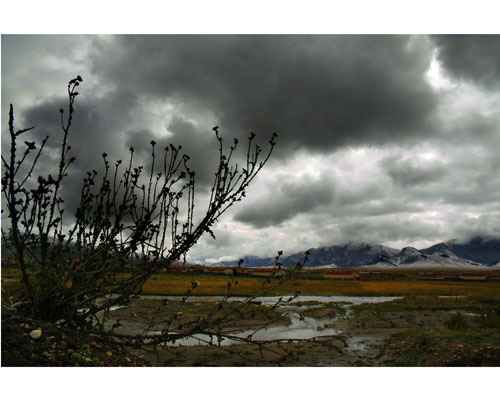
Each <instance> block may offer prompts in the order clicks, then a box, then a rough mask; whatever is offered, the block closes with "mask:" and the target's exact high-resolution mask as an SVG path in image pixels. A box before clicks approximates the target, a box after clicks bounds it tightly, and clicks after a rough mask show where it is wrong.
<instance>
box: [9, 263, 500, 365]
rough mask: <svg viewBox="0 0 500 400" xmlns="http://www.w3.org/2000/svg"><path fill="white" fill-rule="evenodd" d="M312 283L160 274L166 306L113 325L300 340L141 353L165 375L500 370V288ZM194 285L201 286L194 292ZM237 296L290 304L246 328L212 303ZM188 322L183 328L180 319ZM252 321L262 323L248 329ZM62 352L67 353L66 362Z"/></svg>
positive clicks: (12, 276)
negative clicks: (198, 325) (290, 369)
mask: <svg viewBox="0 0 500 400" xmlns="http://www.w3.org/2000/svg"><path fill="white" fill-rule="evenodd" d="M2 278H3V279H2V287H3V288H5V289H7V291H12V290H14V289H15V288H16V286H18V285H19V283H20V273H19V271H18V270H8V269H5V270H2ZM303 278H304V277H302V278H301V279H295V280H289V281H284V282H282V281H280V280H279V279H271V278H270V277H269V276H268V277H266V276H264V277H248V276H236V277H233V276H226V275H222V274H220V275H216V274H206V273H205V274H202V273H200V274H196V273H189V274H187V273H168V274H159V275H155V276H153V277H152V278H151V279H150V280H148V281H147V282H146V283H145V285H144V287H143V294H144V295H157V296H160V297H159V298H156V299H155V298H150V299H143V298H141V299H138V300H135V301H133V302H132V303H131V305H130V306H128V307H125V308H122V309H118V310H114V311H112V312H111V313H110V317H111V320H110V324H113V323H115V322H116V321H118V320H119V321H121V324H122V326H121V327H120V328H117V329H118V330H120V329H122V330H124V333H133V332H135V331H134V329H135V328H137V329H138V330H137V332H139V331H140V329H139V328H140V327H139V325H141V326H143V325H144V324H147V325H148V326H149V327H150V328H151V329H153V330H154V329H161V326H162V324H164V321H165V320H166V321H172V322H171V328H172V329H174V330H175V328H176V326H177V325H178V324H179V323H186V322H189V321H191V320H196V319H197V318H200V317H203V316H206V315H207V313H208V314H210V313H214V312H216V313H219V314H220V315H223V314H224V315H225V313H231V314H230V315H235V316H236V317H235V318H234V319H233V320H232V322H231V323H230V324H229V325H228V326H227V327H226V329H230V330H231V331H234V332H238V331H239V330H241V331H242V332H246V330H248V329H253V328H252V327H257V326H259V325H260V324H269V323H271V324H270V325H268V326H267V328H266V329H267V331H266V330H261V331H259V334H261V335H262V337H263V338H268V337H269V338H273V337H274V336H273V335H275V336H276V337H279V338H287V337H289V338H293V340H289V341H284V342H279V341H278V342H272V343H268V344H266V345H265V346H259V345H255V344H250V343H247V344H241V343H239V342H231V341H228V342H226V343H225V345H222V346H206V345H205V346H203V345H199V343H198V341H197V340H196V339H193V340H191V341H188V342H185V343H184V342H183V343H182V345H181V346H179V345H175V346H165V347H161V348H143V349H139V350H137V351H136V352H135V353H134V354H133V357H132V356H130V359H131V360H132V364H133V365H140V363H141V362H144V363H146V364H148V365H161V366H240V365H241V366H286V365H312V366H500V282H499V281H480V282H471V281H458V280H455V281H438V280H436V281H433V280H417V279H416V276H415V273H408V274H407V275H405V274H400V275H399V276H397V279H392V280H385V281H384V280H377V281H335V280H324V279H318V277H317V276H316V277H314V279H303ZM193 281H197V282H198V283H199V286H198V287H196V288H195V289H192V287H193V285H192V282H193ZM228 282H229V283H230V284H231V285H230V287H229V286H228ZM188 289H192V293H191V295H192V296H191V298H190V299H188V301H187V302H185V303H184V302H183V301H182V299H181V297H182V296H186V294H187V291H188ZM297 291H300V294H301V295H300V296H299V297H298V298H296V299H294V300H293V301H292V302H287V299H288V296H294V295H295V294H296V293H297ZM228 293H230V294H231V297H232V299H234V300H235V301H236V302H238V301H241V299H238V296H252V295H256V296H283V299H284V301H283V303H284V304H282V305H280V307H278V308H272V305H271V303H269V304H268V302H266V301H263V302H255V303H253V304H249V305H248V306H245V307H248V309H242V310H241V311H242V315H245V316H246V317H244V318H243V317H240V316H238V315H239V314H235V313H234V312H233V311H232V306H230V305H229V304H228V305H227V307H226V306H224V308H222V309H220V310H219V308H218V301H219V300H216V299H214V298H207V299H205V300H204V299H203V296H214V295H215V296H225V295H227V294H228ZM4 294H5V293H4V291H3V293H2V295H4ZM166 296H172V297H169V299H168V306H167V305H166V304H165V302H164V300H165V297H166ZM198 296H200V297H198ZM306 296H354V298H355V299H360V300H361V297H360V296H368V297H369V296H373V298H374V299H379V300H381V297H382V296H397V297H398V298H397V299H387V300H386V301H384V302H374V303H369V302H362V301H357V300H356V301H354V300H353V297H351V299H350V300H345V299H341V298H338V299H336V300H335V301H332V302H330V301H329V300H325V298H314V299H312V298H307V297H306ZM273 299H276V298H273ZM273 301H275V300H273ZM179 313H182V315H183V316H182V319H179V320H177V319H175V316H176V315H178V314H179ZM219 314H216V315H217V316H219ZM248 315H254V316H255V317H254V318H253V319H250V320H249V318H247V317H248ZM23 323H24V324H25V321H23ZM22 329H24V328H22ZM29 329H31V328H29ZM127 329H129V331H127ZM130 329H132V330H130ZM304 332H305V333H307V335H308V336H307V338H306V340H299V341H297V340H296V339H297V338H299V336H300V335H302V334H303V333H304ZM23 337H24V336H23ZM49 337H50V336H49ZM313 337H314V340H311V339H312V338H313ZM27 340H28V343H24V344H23V345H22V346H26V345H33V343H32V342H33V341H29V339H27ZM82 340H83V339H82ZM68 341H70V340H69V338H68V337H66V338H62V340H61V343H67V342H68ZM200 344H202V343H201V342H200ZM205 344H206V343H205ZM88 345H90V349H91V351H92V352H93V354H94V353H95V354H97V355H98V358H99V361H98V363H96V364H92V365H128V364H124V362H125V361H126V359H127V358H125V357H122V358H120V359H118V358H115V356H116V355H117V354H121V353H120V352H118V351H114V350H113V352H112V354H113V355H112V356H109V355H108V348H106V351H104V350H103V351H102V352H101V353H102V354H101V353H99V351H100V347H98V346H100V344H99V343H97V344H92V343H86V342H85V343H83V342H82V343H78V344H77V343H73V344H71V346H72V349H80V348H81V347H82V346H87V347H88ZM22 346H21V347H19V346H17V347H16V348H23V347H22ZM93 346H94V347H95V348H94V347H93ZM96 346H97V347H96ZM107 346H114V344H113V345H111V344H108V345H107ZM63 347H64V346H63V345H61V352H62V353H64V352H67V351H68V349H65V348H63ZM66 347H67V346H66ZM109 348H111V347H109ZM47 351H48V350H47ZM64 354H66V353H64ZM123 354H125V353H123ZM127 357H129V356H127ZM73 358H74V357H73ZM64 360H65V359H63V361H61V362H62V363H63V365H64V363H65V362H66V361H64ZM124 360H125V361H124ZM141 360H142V361H141ZM70 362H74V360H73V359H71V360H70ZM126 362H127V363H128V361H126ZM40 365H44V364H43V363H41V364H40ZM58 365H59V364H58Z"/></svg>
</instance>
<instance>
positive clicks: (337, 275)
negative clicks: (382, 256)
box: [323, 271, 359, 281]
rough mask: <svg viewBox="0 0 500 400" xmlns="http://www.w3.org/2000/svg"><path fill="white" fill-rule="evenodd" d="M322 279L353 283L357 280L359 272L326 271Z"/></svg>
mask: <svg viewBox="0 0 500 400" xmlns="http://www.w3.org/2000/svg"><path fill="white" fill-rule="evenodd" d="M323 278H324V279H335V280H342V281H346V280H350V281H354V280H356V279H358V278H359V272H357V271H326V272H325V273H323Z"/></svg>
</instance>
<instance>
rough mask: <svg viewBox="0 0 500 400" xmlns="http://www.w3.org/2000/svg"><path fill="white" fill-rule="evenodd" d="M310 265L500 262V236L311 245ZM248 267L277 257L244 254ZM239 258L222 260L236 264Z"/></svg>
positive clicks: (287, 261)
mask: <svg viewBox="0 0 500 400" xmlns="http://www.w3.org/2000/svg"><path fill="white" fill-rule="evenodd" d="M309 253H310V255H309V257H308V261H307V266H308V267H319V266H333V267H360V266H366V265H377V266H380V267H400V266H449V267H452V266H454V267H474V266H480V265H483V266H484V265H495V264H497V263H499V262H500V239H496V238H487V237H479V236H476V237H474V238H471V239H470V240H468V241H458V240H456V239H454V240H449V241H447V242H442V243H437V244H435V245H433V246H431V247H428V248H426V249H421V250H418V249H416V248H414V247H405V248H403V249H401V250H397V249H393V248H391V247H387V246H382V245H377V244H369V243H348V244H344V245H334V246H326V247H319V248H312V249H309ZM243 259H244V263H243V266H245V267H267V266H272V265H274V263H275V258H274V257H265V258H261V257H256V256H246V257H243ZM303 260H304V253H303V252H302V253H295V254H292V255H290V256H286V257H282V258H280V261H281V262H282V263H283V265H284V266H287V267H291V266H294V265H296V264H297V261H300V262H302V261H303ZM237 262H238V261H237V260H235V261H231V262H223V263H218V264H217V265H224V266H232V265H236V264H237Z"/></svg>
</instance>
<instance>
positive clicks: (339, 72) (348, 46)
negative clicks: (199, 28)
mask: <svg viewBox="0 0 500 400" xmlns="http://www.w3.org/2000/svg"><path fill="white" fill-rule="evenodd" d="M113 39H114V40H112V41H110V42H104V41H100V40H99V39H95V40H94V42H95V43H94V51H93V55H92V58H91V61H92V71H93V73H95V74H97V75H99V76H101V79H102V80H103V81H107V80H111V81H114V82H115V83H116V84H117V85H119V86H123V87H128V88H129V89H130V90H131V91H132V92H134V91H137V92H139V91H140V92H141V95H142V96H152V97H154V98H169V99H171V100H172V101H175V102H177V103H180V104H182V105H183V107H184V111H183V112H184V113H192V114H197V113H199V112H201V111H206V110H210V111H211V113H212V114H213V115H214V119H215V121H217V123H218V124H219V125H220V126H221V127H223V128H224V129H226V130H227V131H229V132H231V136H233V135H236V136H242V135H246V134H247V133H248V132H249V131H255V132H256V133H258V134H260V135H262V137H265V138H267V136H268V135H269V134H271V133H272V132H273V131H277V132H278V133H279V134H280V135H281V139H280V142H279V146H278V152H279V154H280V155H281V156H287V154H288V153H289V151H291V150H294V149H297V148H298V147H299V146H302V147H307V148H309V149H311V150H314V151H317V152H327V151H329V150H331V149H334V148H336V147H338V146H341V145H344V144H346V143H375V142H377V143H380V142H387V141H392V140H398V141H399V140H403V141H404V140H407V139H410V138H413V137H415V136H417V137H421V136H422V135H425V134H427V133H430V132H431V131H432V123H433V115H434V109H435V105H436V101H437V99H436V97H435V95H434V93H433V91H432V89H431V87H430V86H429V85H428V84H427V82H426V81H425V77H424V75H425V72H426V70H427V68H428V66H429V62H430V59H431V54H432V51H431V50H432V48H431V47H430V45H429V44H428V43H427V42H426V40H425V39H424V38H422V37H407V36H349V35H346V36H293V35H292V36H210V35H205V36H117V37H114V38H113ZM122 65H127V68H121V67H120V66H122Z"/></svg>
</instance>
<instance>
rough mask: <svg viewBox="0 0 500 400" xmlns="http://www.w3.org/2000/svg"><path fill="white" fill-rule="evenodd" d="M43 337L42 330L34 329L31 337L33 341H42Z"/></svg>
mask: <svg viewBox="0 0 500 400" xmlns="http://www.w3.org/2000/svg"><path fill="white" fill-rule="evenodd" d="M41 336H42V330H41V329H34V330H32V331H31V332H30V337H31V339H35V340H36V339H40V337H41Z"/></svg>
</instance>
